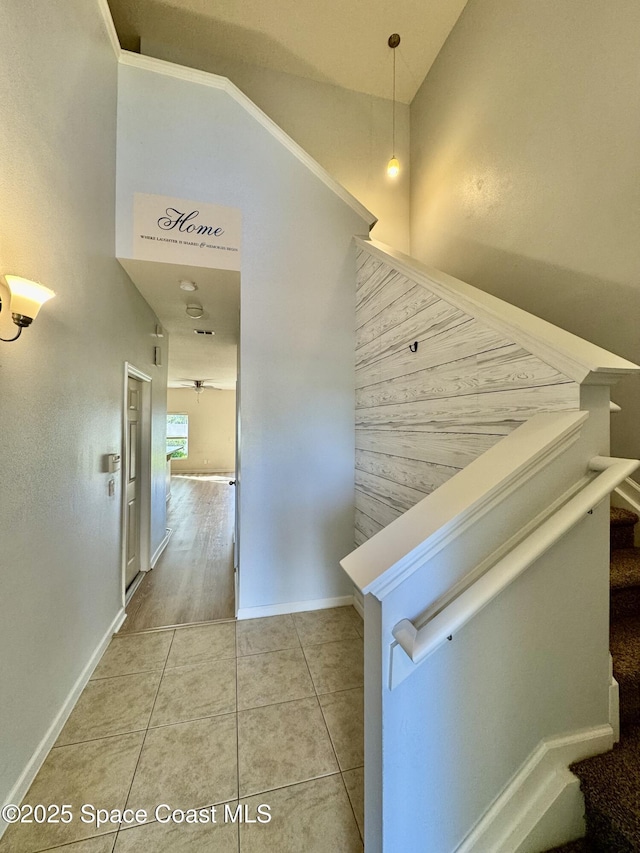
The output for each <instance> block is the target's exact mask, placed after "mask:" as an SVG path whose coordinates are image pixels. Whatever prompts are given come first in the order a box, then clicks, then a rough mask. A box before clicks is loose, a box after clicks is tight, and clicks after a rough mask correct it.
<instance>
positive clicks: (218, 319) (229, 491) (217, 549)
mask: <svg viewBox="0 0 640 853" xmlns="http://www.w3.org/2000/svg"><path fill="white" fill-rule="evenodd" d="M122 263H123V266H125V269H126V270H127V272H128V273H129V275H130V277H131V278H132V280H133V281H134V283H135V284H136V286H137V287H138V289H139V290H140V291H141V293H142V295H143V296H144V298H145V299H146V301H147V302H148V303H149V304H150V305H151V307H152V308H153V310H154V312H155V313H156V316H157V317H158V319H159V321H160V323H161V326H162V334H165V335H167V336H168V360H167V370H168V388H167V407H166V430H167V444H166V465H167V478H166V482H167V490H166V506H167V522H166V525H167V528H168V529H169V531H170V536H169V538H168V540H167V544H166V548H165V549H164V551H163V552H162V554H161V555H160V557H159V559H157V562H156V563H155V565H153V566H150V565H149V564H148V563H147V571H146V573H145V574H144V575H143V579H142V581H141V582H140V583H139V586H138V587H137V588H136V589H135V592H134V594H133V596H132V597H131V598H130V600H129V601H128V602H127V607H126V612H127V619H126V620H125V623H124V625H123V627H122V628H121V631H120V633H124V634H126V633H137V632H140V631H149V630H157V629H159V628H164V627H170V626H175V625H187V624H190V625H193V624H197V623H201V622H209V621H218V620H228V619H235V616H236V594H235V593H236V566H237V560H236V559H234V557H235V556H236V555H237V544H238V533H237V527H238V524H237V518H236V514H237V512H236V496H237V487H236V482H237V480H238V470H237V433H238V421H239V405H238V398H237V393H236V391H237V389H236V383H237V380H238V363H239V358H238V350H239V335H240V273H239V272H237V271H233V270H218V269H210V268H200V267H192V266H180V265H174V264H165V263H156V262H151V261H131V260H128V261H123V262H122ZM154 417H155V418H156V422H158V425H157V426H156V422H154V429H157V428H158V427H159V418H158V413H157V412H156V413H155V415H154ZM163 426H164V424H163ZM134 432H135V430H134ZM131 571H132V570H131Z"/></svg>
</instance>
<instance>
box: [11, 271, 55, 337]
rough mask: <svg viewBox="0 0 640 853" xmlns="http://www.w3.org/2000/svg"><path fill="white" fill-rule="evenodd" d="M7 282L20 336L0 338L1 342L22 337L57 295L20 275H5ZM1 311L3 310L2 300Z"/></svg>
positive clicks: (14, 318)
mask: <svg viewBox="0 0 640 853" xmlns="http://www.w3.org/2000/svg"><path fill="white" fill-rule="evenodd" d="M5 281H6V282H7V286H8V288H9V292H10V293H11V318H12V320H13V322H14V323H15V324H16V326H18V334H17V335H15V336H14V337H13V338H0V341H5V342H7V341H15V340H17V339H18V338H19V337H20V335H21V333H22V330H23V329H24V328H26V327H27V326H30V325H31V323H32V322H33V320H35V318H36V317H37V316H38V312H39V311H40V308H41V307H42V306H43V305H44V303H45V302H48V301H49V299H51V298H52V297H54V296H55V293H54V292H53V290H49V288H48V287H44V286H43V285H42V284H38V283H37V282H35V281H29V279H28V278H22V277H21V276H18V275H5ZM0 310H2V301H1V300H0Z"/></svg>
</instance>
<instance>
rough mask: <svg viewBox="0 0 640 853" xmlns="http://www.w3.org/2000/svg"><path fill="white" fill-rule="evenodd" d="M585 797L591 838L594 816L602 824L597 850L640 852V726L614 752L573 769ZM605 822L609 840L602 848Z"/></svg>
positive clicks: (589, 760)
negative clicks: (591, 819) (639, 781)
mask: <svg viewBox="0 0 640 853" xmlns="http://www.w3.org/2000/svg"><path fill="white" fill-rule="evenodd" d="M571 770H572V772H573V773H575V774H576V776H578V778H579V779H580V786H581V788H582V792H583V793H584V797H585V805H586V811H587V827H588V828H589V835H591V826H590V812H591V813H592V815H593V818H594V822H596V821H597V822H598V823H599V826H598V828H599V829H600V830H601V832H599V833H598V835H599V838H598V843H597V844H594V845H593V846H594V847H595V848H596V849H597V850H600V849H606V850H607V851H611V853H616V852H617V851H621V853H622V851H624V853H627V851H634V850H640V785H639V784H638V780H640V726H630V727H629V728H627V729H626V730H625V732H624V735H623V738H622V740H621V741H620V743H618V744H616V745H615V746H614V748H613V750H612V751H611V752H606V753H605V754H604V755H596V756H595V757H594V758H588V759H586V761H580V762H578V763H577V764H574V765H572V767H571ZM603 822H605V823H606V827H605V831H606V833H607V837H608V839H609V841H608V845H609V846H607V847H606V848H605V847H602V844H603V843H604V839H603V837H602V829H603V826H602V824H603Z"/></svg>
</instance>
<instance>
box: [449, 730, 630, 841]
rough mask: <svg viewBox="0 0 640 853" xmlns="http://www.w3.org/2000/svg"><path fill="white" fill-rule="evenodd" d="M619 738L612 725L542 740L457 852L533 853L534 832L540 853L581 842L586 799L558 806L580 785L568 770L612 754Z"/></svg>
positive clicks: (575, 799)
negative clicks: (576, 840)
mask: <svg viewBox="0 0 640 853" xmlns="http://www.w3.org/2000/svg"><path fill="white" fill-rule="evenodd" d="M613 737H614V735H613V729H612V727H611V726H610V725H602V726H594V727H593V728H589V729H581V730H580V731H576V732H572V733H571V734H569V735H563V736H559V737H552V738H545V739H544V740H542V741H541V742H540V743H539V744H538V746H537V747H536V748H535V749H534V750H533V752H532V753H531V755H530V756H529V758H528V759H527V760H526V761H525V762H524V764H523V765H522V766H521V768H520V769H519V770H518V771H517V772H516V774H515V775H514V776H513V778H512V779H511V781H510V782H509V783H508V784H507V786H506V788H505V789H504V790H503V792H502V793H501V794H500V795H499V796H498V798H497V799H496V800H495V801H494V803H493V805H491V806H490V807H489V809H488V810H487V812H486V813H485V814H484V815H483V817H482V818H481V819H480V820H479V821H478V823H477V824H476V825H475V827H474V828H473V829H472V830H471V832H470V833H469V834H468V835H467V837H466V838H465V839H464V840H463V841H462V843H461V844H460V845H459V846H458V847H457V848H456V850H455V853H486V851H487V850H491V853H527V851H528V849H529V848H528V846H527V839H528V838H529V837H530V836H532V835H533V833H534V831H535V838H536V845H537V846H538V849H539V850H545V849H549V848H551V847H556V846H558V845H560V844H564V843H566V842H568V841H571V840H573V839H574V838H576V837H577V834H576V827H580V826H581V821H582V819H583V815H582V809H581V806H580V799H579V798H578V797H575V798H574V800H573V802H574V803H575V805H573V806H572V807H571V808H569V809H567V808H566V803H565V804H564V807H562V808H555V807H556V804H558V803H560V802H561V801H562V798H563V796H564V794H565V791H568V790H569V788H570V786H573V785H574V783H575V777H574V776H573V774H571V773H569V772H568V771H567V768H568V767H569V765H570V764H572V763H573V762H574V761H580V760H581V759H583V758H589V757H590V756H592V755H598V754H600V753H602V752H607V751H608V750H610V749H611V748H612V747H613ZM559 822H560V823H559ZM578 834H579V833H578Z"/></svg>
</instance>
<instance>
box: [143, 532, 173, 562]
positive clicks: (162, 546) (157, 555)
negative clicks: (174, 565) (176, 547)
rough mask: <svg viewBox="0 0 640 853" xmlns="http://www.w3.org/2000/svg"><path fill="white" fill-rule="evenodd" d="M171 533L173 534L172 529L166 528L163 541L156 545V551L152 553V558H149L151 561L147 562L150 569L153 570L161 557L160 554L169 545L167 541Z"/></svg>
mask: <svg viewBox="0 0 640 853" xmlns="http://www.w3.org/2000/svg"><path fill="white" fill-rule="evenodd" d="M172 533H173V529H172V528H171V527H167V532H166V533H165V536H164V539H163V540H162V542H161V543H160V544H159V545H158V547H157V548H156V550H155V551H154V552H153V557H151V560H150V562H149V568H150V569H153V568H155V565H156V563H157V562H158V560H159V559H160V557H161V556H162V552H163V551H164V549H165V548H166V547H167V545H168V544H169V539H171V534H172Z"/></svg>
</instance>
